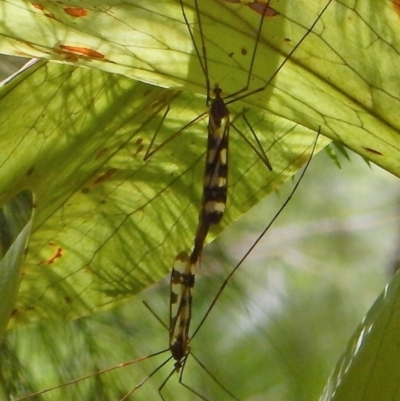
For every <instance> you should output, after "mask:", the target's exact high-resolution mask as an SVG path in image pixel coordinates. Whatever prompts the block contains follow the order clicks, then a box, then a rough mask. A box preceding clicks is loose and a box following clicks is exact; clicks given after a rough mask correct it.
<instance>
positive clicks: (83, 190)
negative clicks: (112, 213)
mask: <svg viewBox="0 0 400 401" xmlns="http://www.w3.org/2000/svg"><path fill="white" fill-rule="evenodd" d="M89 191H90V189H89V188H88V187H85V188H82V191H81V192H82V193H83V194H87V193H88V192H89Z"/></svg>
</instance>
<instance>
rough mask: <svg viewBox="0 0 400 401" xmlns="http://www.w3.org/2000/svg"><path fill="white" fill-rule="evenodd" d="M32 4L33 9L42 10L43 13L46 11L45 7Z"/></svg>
mask: <svg viewBox="0 0 400 401" xmlns="http://www.w3.org/2000/svg"><path fill="white" fill-rule="evenodd" d="M31 4H32V6H33V7H35V8H36V9H38V10H42V11H43V10H44V7H43V6H42V5H41V4H39V3H31Z"/></svg>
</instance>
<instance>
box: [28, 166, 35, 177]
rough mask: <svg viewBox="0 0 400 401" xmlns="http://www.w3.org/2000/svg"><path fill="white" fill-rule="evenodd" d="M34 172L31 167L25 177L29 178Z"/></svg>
mask: <svg viewBox="0 0 400 401" xmlns="http://www.w3.org/2000/svg"><path fill="white" fill-rule="evenodd" d="M34 171H35V169H34V168H33V167H31V168H30V169H29V170H28V171H27V172H26V175H27V177H29V176H30V175H31V174H33V172H34Z"/></svg>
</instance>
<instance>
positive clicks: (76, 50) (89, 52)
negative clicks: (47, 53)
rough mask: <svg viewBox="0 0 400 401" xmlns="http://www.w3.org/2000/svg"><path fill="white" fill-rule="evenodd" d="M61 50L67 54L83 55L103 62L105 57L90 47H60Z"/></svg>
mask: <svg viewBox="0 0 400 401" xmlns="http://www.w3.org/2000/svg"><path fill="white" fill-rule="evenodd" d="M60 49H61V50H63V51H64V52H67V53H73V54H78V55H82V56H85V57H89V58H95V59H98V60H103V59H104V58H105V55H104V54H102V53H100V52H98V51H96V50H94V49H90V48H88V47H80V46H67V45H60Z"/></svg>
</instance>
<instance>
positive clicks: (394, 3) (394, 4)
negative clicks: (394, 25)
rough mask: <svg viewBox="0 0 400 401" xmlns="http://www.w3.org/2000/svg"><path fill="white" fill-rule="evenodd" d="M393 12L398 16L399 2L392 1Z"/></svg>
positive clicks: (396, 0)
mask: <svg viewBox="0 0 400 401" xmlns="http://www.w3.org/2000/svg"><path fill="white" fill-rule="evenodd" d="M392 4H393V8H394V11H395V12H396V13H397V15H398V16H400V0H393V1H392Z"/></svg>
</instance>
